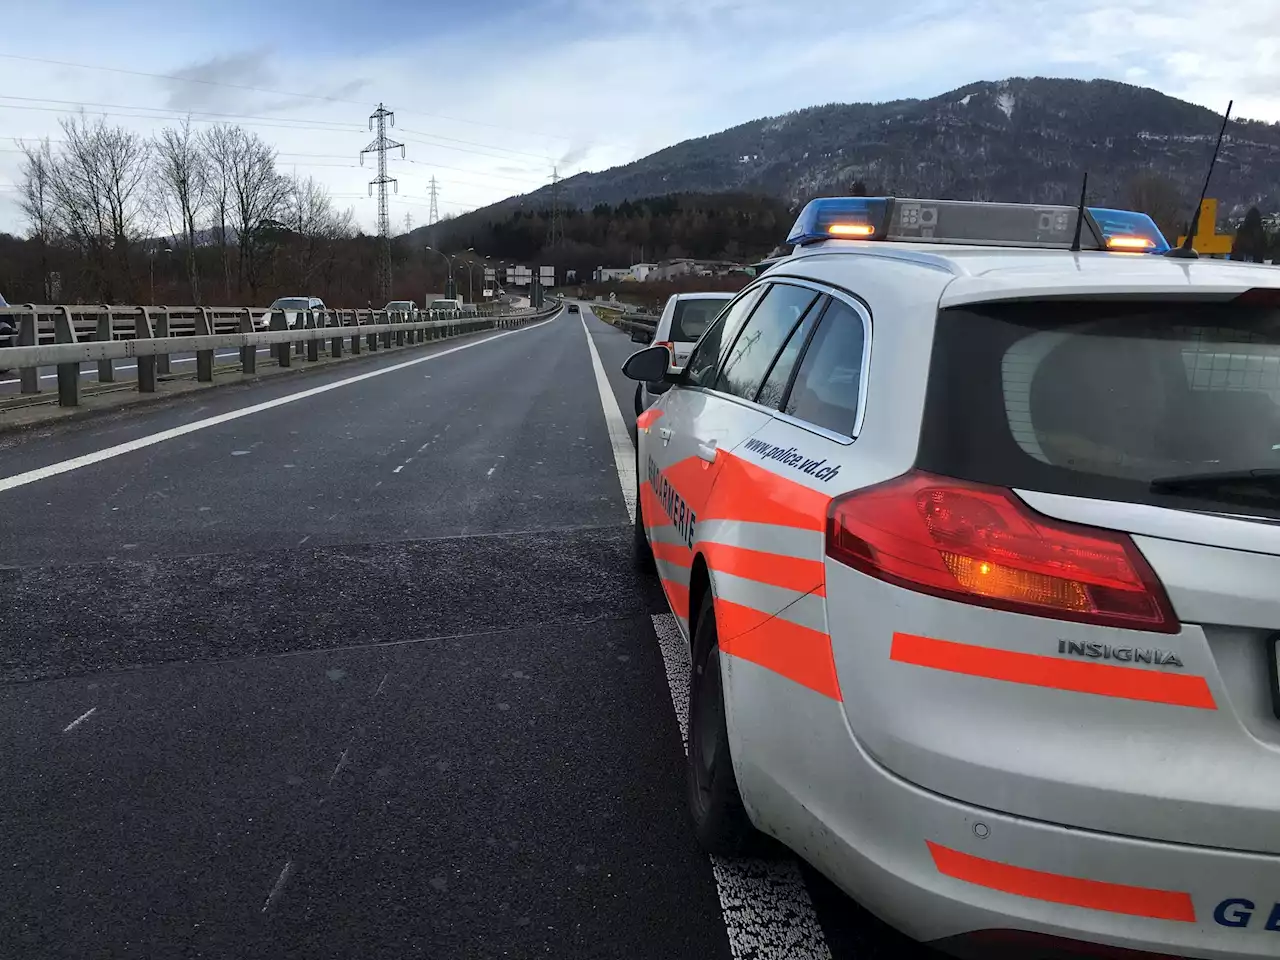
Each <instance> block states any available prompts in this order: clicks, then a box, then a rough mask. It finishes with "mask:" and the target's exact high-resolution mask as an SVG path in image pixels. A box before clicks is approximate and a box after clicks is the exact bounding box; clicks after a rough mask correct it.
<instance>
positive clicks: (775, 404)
mask: <svg viewBox="0 0 1280 960" xmlns="http://www.w3.org/2000/svg"><path fill="white" fill-rule="evenodd" d="M821 316H822V304H820V303H815V304H814V305H813V306H812V307H810V308H809V311H808V312H807V313H806V314H805V315H804V316H803V317H802V318H801V319H800V322H799V323H797V324H796V325H795V329H794V330H792V331H791V336H789V337H788V338H787V342H786V343H785V344H783V347H782V349H781V350H780V351H779V352H778V356H777V358H775V359H774V361H773V367H772V368H771V369H770V370H769V376H767V377H766V378H765V381H764V385H763V386H761V387H760V392H759V394H757V395H756V398H755V400H756V403H758V404H760V405H761V406H764V407H772V408H773V409H774V410H779V409H781V408H782V401H783V400H785V399H786V396H787V387H789V386H790V385H791V374H793V373H794V372H795V369H796V363H797V361H799V359H800V351H801V350H803V349H804V345H805V344H806V343H808V342H809V334H810V333H812V332H813V328H814V327H816V326H817V325H818V320H819V318H820V317H821Z"/></svg>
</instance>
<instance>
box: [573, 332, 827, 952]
mask: <svg viewBox="0 0 1280 960" xmlns="http://www.w3.org/2000/svg"><path fill="white" fill-rule="evenodd" d="M582 331H583V333H585V334H586V337H587V346H588V347H589V348H590V350H591V365H592V367H593V368H594V369H595V374H596V388H597V389H598V390H599V392H600V406H601V407H602V408H603V410H604V418H605V421H606V422H607V423H608V425H609V438H610V440H611V441H612V442H613V460H614V465H615V466H616V467H617V470H618V482H619V483H620V484H622V496H623V500H624V501H625V502H626V505H627V513H628V514H629V515H630V517H631V520H632V522H635V516H636V483H637V477H636V471H635V448H634V447H633V446H632V445H631V437H630V435H629V434H628V433H627V424H626V421H625V420H623V419H622V411H621V410H620V409H619V407H618V401H617V400H616V399H615V398H614V395H613V388H612V387H610V385H609V380H608V378H607V377H606V376H605V372H604V367H603V366H602V365H601V363H600V354H599V353H598V352H597V351H596V347H595V344H594V343H593V342H592V339H591V330H590V328H589V327H588V326H587V321H586V320H585V318H584V319H582ZM653 630H654V633H656V634H657V636H658V648H659V649H660V650H661V651H662V663H663V667H664V668H665V669H666V673H667V685H668V686H669V687H670V688H671V705H672V707H673V708H674V709H675V714H676V722H677V723H678V724H679V726H680V739H681V741H682V742H683V744H684V750H685V753H686V754H687V753H688V751H689V670H690V666H689V646H688V644H687V643H685V641H684V637H682V636H681V634H680V629H679V627H678V626H677V625H676V619H675V617H674V616H672V615H671V614H669V613H664V614H655V615H654V617H653ZM710 859H711V872H712V875H713V876H714V877H715V881H716V892H717V893H718V894H719V897H720V911H721V913H722V914H723V915H724V926H725V932H726V933H727V934H728V937H729V951H730V953H731V954H732V955H733V958H734V960H831V950H830V949H829V948H828V947H827V940H826V937H824V936H823V934H822V927H821V925H820V924H819V923H818V915H817V913H816V912H815V911H814V909H813V900H812V899H811V898H810V897H809V890H808V888H807V887H805V885H804V877H803V876H802V875H801V873H800V867H799V866H798V865H797V864H796V862H795V860H791V859H786V860H756V859H734V860H731V859H727V858H725V857H711V858H710Z"/></svg>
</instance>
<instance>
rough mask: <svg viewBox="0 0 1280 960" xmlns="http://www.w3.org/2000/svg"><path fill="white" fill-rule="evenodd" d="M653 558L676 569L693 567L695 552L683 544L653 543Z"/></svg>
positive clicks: (651, 545)
mask: <svg viewBox="0 0 1280 960" xmlns="http://www.w3.org/2000/svg"><path fill="white" fill-rule="evenodd" d="M649 546H650V547H651V548H652V550H653V558H654V559H655V560H661V561H662V562H663V563H669V564H671V565H672V566H675V567H691V566H693V551H692V550H690V549H689V548H688V547H686V546H685V545H684V544H683V543H656V542H655V543H651V544H649Z"/></svg>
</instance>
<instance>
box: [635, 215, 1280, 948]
mask: <svg viewBox="0 0 1280 960" xmlns="http://www.w3.org/2000/svg"><path fill="white" fill-rule="evenodd" d="M1076 220H1077V211H1076V209H1075V208H1073V207H1053V206H1020V205H1012V204H970V203H956V202H932V201H923V200H902V199H897V200H894V199H887V198H855V199H832V200H821V201H815V202H814V203H812V204H810V205H809V207H807V208H806V209H805V211H804V213H803V214H802V215H801V217H800V219H799V221H798V222H797V224H796V227H795V229H794V231H793V233H792V236H791V237H790V241H789V242H790V243H791V244H793V245H794V253H793V255H791V256H789V257H787V258H785V259H783V260H781V261H779V262H777V263H776V264H775V265H773V266H772V267H770V268H769V269H768V270H767V271H766V272H765V273H764V275H763V276H761V277H760V278H759V279H757V280H756V281H755V282H754V283H753V284H752V285H751V286H749V287H748V288H747V289H746V290H744V291H743V293H742V294H741V295H740V296H738V297H737V299H735V300H734V301H733V302H732V303H731V304H730V305H729V306H728V307H727V308H726V309H725V310H724V312H723V313H722V314H721V315H720V316H719V318H718V319H717V320H716V321H715V323H714V324H713V325H712V326H711V327H710V328H709V329H708V331H707V332H706V334H705V335H704V336H703V337H702V339H701V340H700V341H699V342H698V344H697V346H696V347H695V348H694V350H693V353H692V355H691V357H690V359H689V362H688V365H687V366H686V367H685V368H684V370H683V371H682V372H680V373H677V374H672V373H668V372H667V361H668V356H667V351H666V350H665V349H663V348H649V349H648V350H642V351H640V352H639V353H637V354H635V355H633V356H632V357H631V358H630V359H629V360H628V361H627V365H626V367H625V370H626V372H627V374H628V376H631V377H632V378H633V379H636V380H640V381H645V380H653V379H662V378H665V379H666V380H667V381H668V382H669V383H670V384H671V386H670V389H669V390H668V391H667V392H666V393H664V394H663V395H662V396H661V398H660V399H659V400H658V401H657V403H656V404H655V405H654V406H653V407H652V408H650V409H648V410H646V411H645V412H644V413H643V414H641V415H640V417H639V418H638V424H639V431H638V451H637V452H638V464H637V465H638V474H639V478H640V489H639V491H638V495H639V496H638V500H639V505H640V509H639V511H638V513H637V546H638V549H639V550H640V551H641V552H642V554H644V555H648V554H650V553H651V557H652V561H653V563H654V564H656V567H657V571H658V574H659V576H660V578H661V581H662V585H663V588H664V590H665V592H666V595H667V598H668V600H669V602H670V606H671V609H672V611H673V612H674V614H675V616H676V617H677V619H678V621H679V623H680V626H681V629H682V630H683V632H684V634H685V636H686V637H687V638H688V639H689V641H690V644H691V653H692V662H693V666H694V670H693V679H692V681H691V688H692V689H691V707H690V734H689V784H690V786H689V803H690V808H691V810H692V813H693V817H694V821H695V824H696V829H697V832H698V835H699V837H700V839H701V841H702V842H703V844H704V845H705V846H706V847H707V848H708V849H709V850H712V851H716V852H720V853H726V854H732V853H738V852H742V851H745V850H749V849H752V848H753V846H754V842H755V839H756V837H757V836H758V833H759V832H763V833H765V834H770V835H772V836H773V837H776V838H777V839H779V840H781V841H782V842H783V843H785V844H787V845H788V846H789V847H791V848H792V849H793V850H795V851H796V852H797V853H798V854H799V855H801V856H802V857H804V858H805V859H806V860H808V861H809V862H811V863H812V864H814V865H815V866H816V867H817V868H818V869H820V870H821V871H822V872H823V873H825V874H826V875H827V876H829V877H831V878H832V879H833V880H835V881H836V882H837V883H838V884H839V885H840V886H841V887H842V888H843V889H844V890H846V891H847V892H848V893H849V894H851V895H852V896H853V897H855V898H856V899H857V900H859V901H861V902H862V903H863V904H865V905H866V906H868V907H869V908H870V909H871V910H873V911H874V912H875V913H877V914H878V915H879V916H881V917H882V918H884V919H885V920H887V921H888V922H890V923H891V924H893V925H894V926H896V927H898V928H899V929H901V930H903V931H904V932H906V933H907V934H909V935H911V936H913V937H915V938H918V939H920V940H923V941H928V942H931V943H933V944H934V945H936V946H939V947H942V948H944V949H946V950H949V951H951V952H954V953H957V954H961V955H971V956H981V957H988V956H993V955H997V953H998V950H999V949H1005V950H1007V951H1008V952H1009V953H1010V954H1011V955H1013V956H1018V957H1038V956H1058V955H1060V954H1063V953H1065V954H1071V955H1074V953H1076V952H1088V954H1089V955H1090V956H1094V955H1108V956H1110V955H1114V954H1112V953H1105V952H1104V953H1097V952H1096V951H1099V950H1103V951H1106V950H1131V951H1139V953H1138V954H1137V955H1145V954H1159V955H1176V956H1193V957H1214V958H1243V957H1262V956H1276V955H1280V675H1278V673H1277V644H1278V643H1280V586H1278V585H1280V415H1278V410H1277V401H1280V273H1277V272H1276V271H1274V270H1272V269H1269V268H1266V267H1261V266H1249V265H1244V264H1236V263H1225V262H1214V261H1207V260H1187V259H1171V258H1167V257H1163V256H1159V255H1158V254H1160V253H1163V252H1164V251H1166V250H1167V249H1168V246H1167V243H1166V241H1165V240H1164V238H1163V237H1162V236H1161V235H1160V233H1159V231H1158V230H1157V229H1156V228H1155V225H1154V224H1153V223H1152V222H1151V221H1150V219H1149V218H1147V217H1145V216H1144V215H1141V214H1133V213H1128V212H1124V211H1111V210H1101V209H1094V208H1090V209H1089V210H1088V211H1087V212H1086V213H1085V214H1084V221H1085V222H1084V223H1082V224H1081V230H1080V238H1081V239H1080V242H1079V244H1078V246H1079V247H1080V248H1081V249H1080V252H1074V251H1073V250H1072V249H1071V248H1072V246H1073V237H1074V235H1075V232H1076V230H1075V228H1076ZM1116 251H1146V252H1145V253H1139V254H1135V253H1132V252H1129V253H1120V252H1116ZM1152 254H1155V255H1152ZM1089 951H1095V952H1089ZM1123 955H1125V956H1132V955H1134V954H1129V953H1124V954H1123Z"/></svg>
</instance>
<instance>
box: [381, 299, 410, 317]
mask: <svg viewBox="0 0 1280 960" xmlns="http://www.w3.org/2000/svg"><path fill="white" fill-rule="evenodd" d="M382 309H383V310H385V311H386V312H387V313H403V314H405V315H406V316H408V317H412V316H413V315H414V314H416V313H417V312H418V305H417V304H416V303H414V302H413V301H412V300H392V301H391V302H390V303H388V304H387V305H386V306H385V307H383V308H382Z"/></svg>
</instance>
